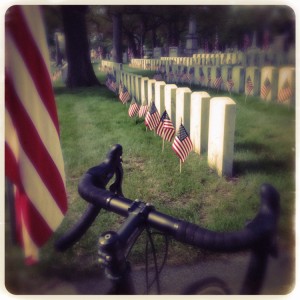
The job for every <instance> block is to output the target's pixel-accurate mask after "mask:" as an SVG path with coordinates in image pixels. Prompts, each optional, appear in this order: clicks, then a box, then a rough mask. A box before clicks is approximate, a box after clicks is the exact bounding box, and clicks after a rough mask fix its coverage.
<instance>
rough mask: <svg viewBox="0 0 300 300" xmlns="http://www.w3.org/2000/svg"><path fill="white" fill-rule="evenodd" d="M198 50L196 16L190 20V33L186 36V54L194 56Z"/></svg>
mask: <svg viewBox="0 0 300 300" xmlns="http://www.w3.org/2000/svg"><path fill="white" fill-rule="evenodd" d="M197 51H198V37H197V35H196V20H195V18H194V17H191V18H190V21H189V33H188V34H187V36H186V46H185V54H186V56H193V54H194V53H197Z"/></svg>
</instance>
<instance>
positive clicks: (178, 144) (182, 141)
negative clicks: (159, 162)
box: [172, 124, 193, 162]
mask: <svg viewBox="0 0 300 300" xmlns="http://www.w3.org/2000/svg"><path fill="white" fill-rule="evenodd" d="M172 149H173V150H174V152H175V153H176V154H177V156H178V157H179V158H180V161H181V162H184V161H185V160H186V158H187V156H188V155H189V153H190V152H191V151H192V150H193V144H192V141H191V139H190V137H189V135H188V133H187V131H186V129H185V128H184V126H183V125H182V124H180V127H179V129H178V131H177V134H176V136H175V139H174V141H173V145H172Z"/></svg>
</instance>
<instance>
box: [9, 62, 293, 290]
mask: <svg viewBox="0 0 300 300" xmlns="http://www.w3.org/2000/svg"><path fill="white" fill-rule="evenodd" d="M95 67H96V66H95ZM125 69H126V71H127V70H128V71H132V72H135V73H139V74H142V75H143V76H149V77H152V76H151V75H152V74H153V72H151V71H141V70H137V69H129V68H128V67H127V66H125ZM95 70H96V68H95ZM97 74H98V76H99V78H100V81H101V82H102V83H104V76H105V75H104V74H99V73H97ZM192 89H193V90H197V88H194V87H192ZM209 93H210V94H211V95H212V96H216V97H217V96H223V95H226V96H228V94H227V93H224V92H221V91H220V92H219V93H213V92H211V91H209ZM55 94H56V101H57V108H58V114H59V121H60V130H61V145H62V149H63V156H64V161H65V171H66V177H67V178H66V179H67V190H68V199H69V210H68V213H67V215H66V217H65V219H64V221H63V223H62V225H61V226H60V228H59V229H58V230H57V232H56V233H55V235H54V237H53V238H52V239H51V240H50V241H49V242H48V243H47V245H46V246H45V247H44V248H43V249H42V250H41V262H40V264H38V265H37V266H34V267H33V268H31V269H30V272H33V273H34V274H38V275H36V276H38V277H39V278H40V280H42V279H43V278H48V277H51V276H58V274H60V276H63V275H64V276H74V274H77V275H76V276H87V275H88V274H91V273H93V272H97V269H98V265H97V238H98V236H99V235H100V233H102V232H103V231H105V230H110V229H117V228H118V226H119V225H120V222H121V221H122V219H121V218H120V217H118V216H115V215H113V214H111V213H107V212H101V214H100V216H99V217H98V218H97V219H96V221H95V223H94V224H93V226H92V227H91V228H90V229H89V231H88V233H87V234H86V235H85V236H84V237H83V238H82V239H81V240H80V241H79V242H78V243H77V244H76V245H75V246H74V247H73V248H72V249H69V250H68V251H66V252H65V253H56V252H55V251H54V250H53V242H54V240H55V239H56V238H58V237H59V236H61V235H62V234H63V233H64V232H65V231H66V230H67V229H68V228H70V227H71V226H72V225H73V224H74V223H75V222H76V221H77V220H78V218H79V217H80V216H81V214H82V213H83V211H84V210H85V208H86V206H87V205H86V203H85V202H84V201H83V200H82V199H81V198H80V197H79V195H78V193H77V185H78V181H79V179H80V177H81V176H82V175H83V173H84V172H85V171H86V170H87V169H88V168H90V167H91V166H94V165H96V164H99V163H100V162H101V161H103V160H104V159H105V156H106V153H107V151H108V150H109V149H110V147H111V146H112V145H114V144H116V143H119V144H121V145H122V146H123V168H124V182H123V191H124V194H125V196H126V197H127V198H131V199H136V198H139V199H142V200H143V201H146V202H151V203H153V204H154V205H155V207H156V208H157V210H160V211H162V212H164V213H167V214H171V215H173V216H175V217H178V218H181V219H185V220H187V221H190V222H194V223H197V224H199V225H201V226H204V227H207V228H210V229H212V230H218V231H223V230H224V231H227V230H237V229H239V228H242V227H243V226H244V224H245V222H246V221H247V220H248V219H251V218H253V216H254V215H255V213H256V212H257V209H258V207H259V197H258V192H259V187H260V185H261V184H262V183H264V182H269V183H271V184H273V185H274V186H275V187H276V188H277V189H278V191H279V192H280V195H281V208H282V212H281V219H280V228H279V236H280V245H281V247H283V248H287V249H293V245H294V217H295V110H294V109H292V108H288V107H285V106H280V105H277V104H275V103H269V104H267V103H264V102H263V101H261V100H260V99H259V98H257V97H248V99H247V102H245V97H244V96H243V95H237V94H233V95H232V96H231V97H232V98H233V99H234V100H235V101H236V103H237V116H236V132H235V145H234V148H235V152H234V164H233V172H234V175H233V177H232V178H225V177H222V178H220V177H218V176H217V174H216V173H215V172H214V171H212V170H210V169H209V168H208V166H207V155H206V154H204V155H202V156H198V155H196V154H195V153H191V154H190V155H189V157H188V159H187V161H186V162H185V163H184V164H183V166H182V173H181V174H179V161H178V158H177V156H176V155H175V154H174V152H173V151H172V149H171V144H170V143H168V142H166V143H165V149H164V151H162V140H161V138H160V137H158V136H156V135H155V134H154V133H153V132H150V131H146V129H145V126H144V124H143V122H142V121H140V120H138V119H131V118H129V117H128V114H127V111H128V105H127V106H126V105H122V104H121V102H120V101H118V99H117V97H116V96H115V95H113V93H112V92H110V91H109V90H107V89H106V87H105V86H101V87H93V88H85V89H74V90H69V89H67V88H65V87H63V84H62V83H59V82H58V83H56V86H55ZM6 230H7V233H8V232H9V228H8V227H7V229H6ZM6 243H7V245H10V241H9V236H8V235H6ZM158 244H159V245H161V248H163V245H162V243H161V242H159V243H158ZM10 249H12V251H10V252H9V253H8V252H7V253H6V262H7V270H10V271H7V280H8V281H10V279H12V278H14V281H15V280H18V279H19V281H22V280H24V278H25V277H26V276H24V272H25V274H26V272H27V269H26V268H24V266H23V263H22V256H21V251H20V250H19V249H16V248H14V247H12V248H10ZM143 251H144V243H143V242H140V243H138V244H137V246H136V247H135V248H134V249H133V253H132V255H131V259H132V260H133V262H134V263H141V262H143V259H144V256H143ZM201 253H203V252H201V251H200V250H196V249H194V248H193V247H187V246H185V245H181V244H179V243H177V242H175V241H172V242H171V250H170V256H169V261H171V262H173V263H185V262H191V261H193V260H195V259H197V258H199V255H200V256H201ZM67 274H69V275H67ZM70 274H71V275H70ZM16 278H17V279H16ZM20 284H21V283H20ZM21 285H22V284H21ZM19 288H20V289H21V288H22V287H19Z"/></svg>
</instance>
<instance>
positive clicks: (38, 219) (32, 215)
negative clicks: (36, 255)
mask: <svg viewBox="0 0 300 300" xmlns="http://www.w3.org/2000/svg"><path fill="white" fill-rule="evenodd" d="M16 199H17V202H16V207H17V209H18V210H19V212H18V213H19V214H20V215H21V216H22V222H23V223H24V225H25V226H26V231H27V232H28V233H29V234H30V236H31V239H32V241H33V242H34V243H35V244H36V245H37V246H39V247H41V246H42V245H43V244H44V243H45V242H46V241H47V240H48V239H49V237H50V236H51V234H52V230H51V229H50V227H49V226H48V224H47V222H45V220H44V218H43V217H42V216H41V214H40V213H39V211H38V210H37V209H36V208H35V207H34V206H33V204H32V203H31V202H30V200H29V199H28V197H27V196H26V194H19V195H18V197H16Z"/></svg>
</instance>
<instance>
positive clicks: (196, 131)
mask: <svg viewBox="0 0 300 300" xmlns="http://www.w3.org/2000/svg"><path fill="white" fill-rule="evenodd" d="M209 106H210V95H209V94H208V93H207V92H194V93H192V95H191V122H190V123H191V128H190V131H191V133H190V137H191V141H192V143H193V147H194V151H195V152H196V153H198V154H202V153H204V152H206V151H207V146H208V125H209Z"/></svg>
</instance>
